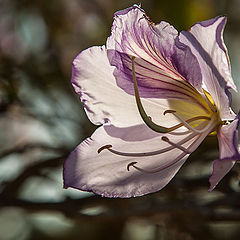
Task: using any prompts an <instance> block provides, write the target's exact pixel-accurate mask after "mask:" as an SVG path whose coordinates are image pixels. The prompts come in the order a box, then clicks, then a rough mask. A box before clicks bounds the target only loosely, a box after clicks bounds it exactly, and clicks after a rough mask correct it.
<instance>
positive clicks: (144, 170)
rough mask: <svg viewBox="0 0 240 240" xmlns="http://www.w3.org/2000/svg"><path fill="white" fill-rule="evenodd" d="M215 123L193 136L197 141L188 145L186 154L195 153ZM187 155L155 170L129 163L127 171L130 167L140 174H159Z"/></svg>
mask: <svg viewBox="0 0 240 240" xmlns="http://www.w3.org/2000/svg"><path fill="white" fill-rule="evenodd" d="M215 125H216V124H215V122H214V121H213V122H210V123H209V124H208V131H206V132H204V133H201V134H195V135H194V136H198V137H197V139H196V140H195V141H194V142H193V143H192V144H190V146H189V147H188V149H187V150H188V152H190V153H191V152H193V151H195V149H196V148H197V147H198V146H199V144H200V143H201V142H202V141H203V139H204V138H205V137H206V136H207V135H208V134H209V133H210V132H211V131H212V129H214V128H215ZM187 154H188V153H186V152H183V153H181V154H180V155H179V156H178V157H176V158H175V159H174V160H172V161H171V162H170V163H169V164H166V165H165V166H162V167H160V168H156V169H143V168H140V167H138V166H136V164H137V162H131V163H129V164H128V165H127V166H128V169H129V168H130V167H134V168H135V169H137V170H138V171H140V172H143V173H158V172H161V171H163V170H165V169H167V168H169V167H171V166H173V165H174V164H176V163H177V162H178V161H180V160H181V159H182V158H183V157H185V156H186V155H187Z"/></svg>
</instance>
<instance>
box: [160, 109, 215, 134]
mask: <svg viewBox="0 0 240 240" xmlns="http://www.w3.org/2000/svg"><path fill="white" fill-rule="evenodd" d="M166 113H172V114H173V115H174V116H175V117H176V118H177V119H178V120H179V121H180V122H181V123H182V124H183V125H182V126H185V127H186V128H188V129H189V130H191V131H193V132H195V133H202V132H205V130H206V129H207V128H208V125H209V124H208V125H207V126H206V128H204V129H201V130H197V129H196V128H193V127H192V126H191V125H190V124H189V123H190V122H193V121H196V120H202V119H206V120H210V122H212V121H214V120H215V116H214V115H212V117H211V118H209V117H206V116H197V117H194V118H190V119H187V120H186V121H185V120H184V119H182V118H181V117H180V116H178V115H177V114H176V111H173V110H166V111H165V112H164V113H163V114H164V115H165V114H166ZM171 129H172V128H171Z"/></svg>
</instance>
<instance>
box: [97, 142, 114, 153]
mask: <svg viewBox="0 0 240 240" xmlns="http://www.w3.org/2000/svg"><path fill="white" fill-rule="evenodd" d="M111 147H112V145H110V144H108V145H105V146H102V147H100V148H99V149H98V150H97V152H98V154H99V153H100V152H102V151H103V150H104V149H109V148H111Z"/></svg>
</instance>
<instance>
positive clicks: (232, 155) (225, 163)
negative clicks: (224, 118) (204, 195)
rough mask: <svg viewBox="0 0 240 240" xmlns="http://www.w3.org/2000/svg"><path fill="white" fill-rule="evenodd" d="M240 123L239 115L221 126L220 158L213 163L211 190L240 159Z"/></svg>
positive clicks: (219, 132)
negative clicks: (239, 130)
mask: <svg viewBox="0 0 240 240" xmlns="http://www.w3.org/2000/svg"><path fill="white" fill-rule="evenodd" d="M238 125H239V115H238V116H237V118H236V119H235V120H234V121H233V122H232V123H231V124H229V125H223V126H221V127H220V129H219V131H218V142H219V151H220V159H217V160H215V161H214V163H213V172H212V176H211V177H210V179H209V181H210V189H209V191H212V190H213V189H214V188H215V187H216V185H217V184H218V183H219V182H220V180H221V179H222V178H223V177H224V176H225V175H226V174H227V173H228V172H229V171H230V170H231V168H232V167H233V165H234V164H235V162H236V161H238V160H240V154H239V151H238V130H237V128H238Z"/></svg>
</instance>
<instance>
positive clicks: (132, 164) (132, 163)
mask: <svg viewBox="0 0 240 240" xmlns="http://www.w3.org/2000/svg"><path fill="white" fill-rule="evenodd" d="M136 163H137V162H131V163H129V164H128V165H127V170H128V171H129V168H130V167H131V166H132V167H134V164H136Z"/></svg>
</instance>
